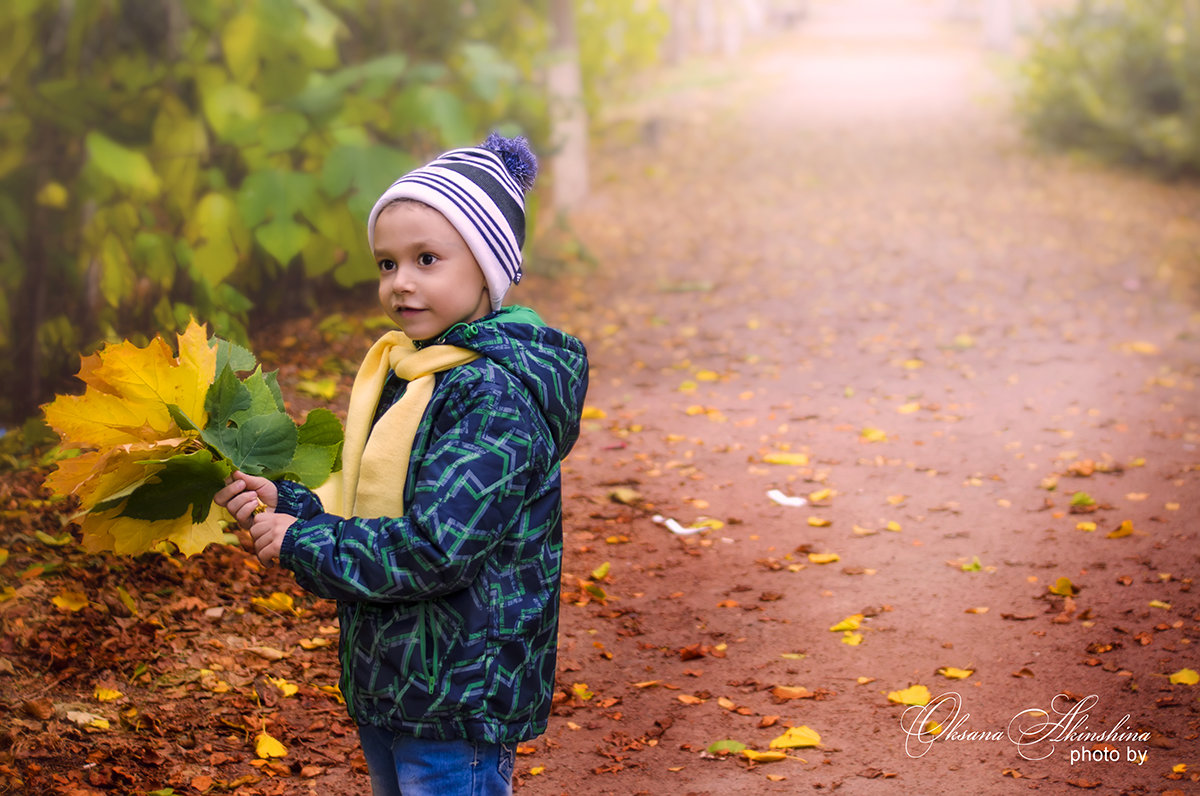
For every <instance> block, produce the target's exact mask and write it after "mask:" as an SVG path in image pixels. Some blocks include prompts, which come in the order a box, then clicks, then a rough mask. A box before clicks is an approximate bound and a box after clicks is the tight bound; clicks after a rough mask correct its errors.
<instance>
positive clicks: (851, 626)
mask: <svg viewBox="0 0 1200 796" xmlns="http://www.w3.org/2000/svg"><path fill="white" fill-rule="evenodd" d="M864 618H865V617H864V616H863V615H862V614H853V615H851V616H848V617H846V618H845V619H843V620H842V621H840V622H838V623H837V624H836V625H834V626H833V627H831V628H829V629H830V630H832V631H833V632H835V633H840V632H841V631H843V630H858V627H859V625H861V624H862V621H863V619H864Z"/></svg>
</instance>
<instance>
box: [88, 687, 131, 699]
mask: <svg viewBox="0 0 1200 796" xmlns="http://www.w3.org/2000/svg"><path fill="white" fill-rule="evenodd" d="M92 694H93V696H95V697H96V699H97V700H98V701H100V702H115V701H116V700H118V699H120V698H121V697H122V696H124V694H122V693H121V692H120V691H117V690H116V689H115V688H103V687H102V686H96V690H95V691H93V692H92Z"/></svg>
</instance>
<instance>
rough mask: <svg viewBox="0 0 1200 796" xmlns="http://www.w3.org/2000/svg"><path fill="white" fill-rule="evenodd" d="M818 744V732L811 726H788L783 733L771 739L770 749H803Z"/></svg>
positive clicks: (819, 738)
mask: <svg viewBox="0 0 1200 796" xmlns="http://www.w3.org/2000/svg"><path fill="white" fill-rule="evenodd" d="M820 745H821V736H820V734H819V733H818V732H817V731H816V730H814V729H812V728H811V727H807V726H804V725H801V726H799V727H788V728H787V730H786V731H785V732H784V733H783V735H780V736H779V737H778V738H775V739H774V740H772V741H771V748H772V749H803V748H807V747H812V746H820Z"/></svg>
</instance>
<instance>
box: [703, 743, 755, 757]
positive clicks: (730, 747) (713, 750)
mask: <svg viewBox="0 0 1200 796" xmlns="http://www.w3.org/2000/svg"><path fill="white" fill-rule="evenodd" d="M745 748H746V744H744V743H742V742H740V741H733V740H724V741H713V742H712V743H711V744H709V745H708V749H706V750H705V751H707V752H708V753H709V754H710V755H730V754H732V755H736V754H741V753H742V750H743V749H745Z"/></svg>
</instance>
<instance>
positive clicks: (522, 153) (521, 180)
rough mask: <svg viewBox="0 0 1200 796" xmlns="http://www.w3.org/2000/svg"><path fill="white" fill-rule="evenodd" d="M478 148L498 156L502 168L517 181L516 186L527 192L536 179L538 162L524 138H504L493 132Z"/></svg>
mask: <svg viewBox="0 0 1200 796" xmlns="http://www.w3.org/2000/svg"><path fill="white" fill-rule="evenodd" d="M479 147H480V149H486V150H488V151H489V152H495V153H496V154H497V155H499V156H500V160H501V162H503V163H504V168H505V169H507V170H508V173H509V174H511V175H512V178H513V179H514V180H516V181H517V185H520V186H521V190H522V191H524V192H526V193H528V192H529V189H530V188H532V187H533V181H534V179H535V178H536V177H537V172H538V161H537V155H535V154H533V151H532V150H530V148H529V141H528V140H526V138H525V137H524V136H517V137H516V138H505V137H504V136H502V135H500V134H499V133H496V132H493V133H492V134H491V135H489V136H488V137H487V140H486V141H484V142H483V143H482V144H480V145H479Z"/></svg>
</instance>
